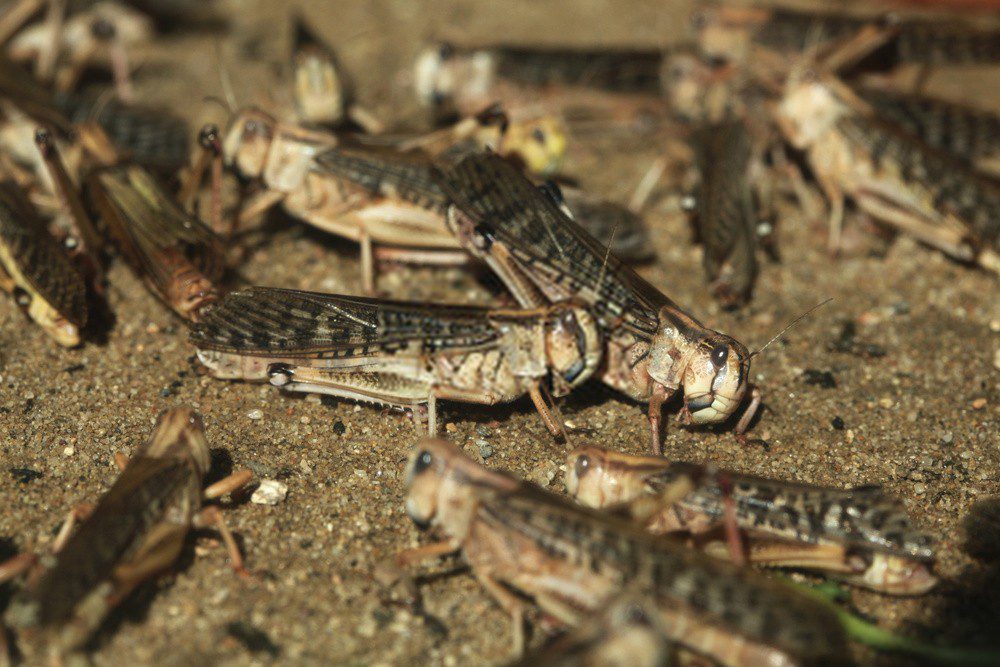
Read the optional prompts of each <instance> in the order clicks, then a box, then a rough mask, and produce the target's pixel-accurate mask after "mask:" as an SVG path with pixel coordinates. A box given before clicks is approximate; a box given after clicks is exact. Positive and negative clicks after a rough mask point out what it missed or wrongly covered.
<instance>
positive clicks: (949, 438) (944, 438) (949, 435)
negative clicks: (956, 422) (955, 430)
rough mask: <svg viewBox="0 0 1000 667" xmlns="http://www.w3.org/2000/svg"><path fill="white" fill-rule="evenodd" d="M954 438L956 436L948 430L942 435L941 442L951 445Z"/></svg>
mask: <svg viewBox="0 0 1000 667" xmlns="http://www.w3.org/2000/svg"><path fill="white" fill-rule="evenodd" d="M954 439H955V436H954V435H952V432H951V431H948V432H947V433H945V434H944V435H942V436H941V442H943V443H944V444H946V445H950V444H951V441H952V440H954Z"/></svg>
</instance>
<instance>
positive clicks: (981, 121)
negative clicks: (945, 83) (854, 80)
mask: <svg viewBox="0 0 1000 667" xmlns="http://www.w3.org/2000/svg"><path fill="white" fill-rule="evenodd" d="M854 92H855V93H857V95H858V97H859V98H860V100H861V101H863V102H864V103H865V104H866V105H868V106H869V107H871V111H872V113H874V114H875V115H876V116H877V117H879V118H882V119H884V120H886V121H888V122H890V123H893V124H895V125H898V126H899V127H900V128H901V129H903V130H906V131H907V132H909V133H910V134H912V135H914V136H915V137H917V138H918V139H920V140H921V141H923V142H924V143H926V144H928V145H929V146H931V147H933V148H936V149H939V150H942V151H944V152H946V153H948V154H949V155H951V156H952V157H954V158H957V159H959V160H962V161H963V162H965V163H966V164H967V165H968V166H970V167H974V168H976V169H977V170H979V171H982V172H984V173H987V174H991V175H993V176H998V175H1000V115H998V114H997V113H995V112H990V111H985V110H980V109H974V108H972V107H967V106H964V105H961V104H956V103H954V102H948V101H945V100H940V99H936V98H934V97H928V96H926V95H917V94H913V93H900V92H892V91H888V90H883V89H879V88H876V87H873V86H868V87H866V86H859V87H857V88H854Z"/></svg>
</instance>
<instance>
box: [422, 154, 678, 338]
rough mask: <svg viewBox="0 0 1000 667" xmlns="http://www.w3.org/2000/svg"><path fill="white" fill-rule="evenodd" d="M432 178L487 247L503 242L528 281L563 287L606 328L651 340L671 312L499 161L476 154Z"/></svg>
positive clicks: (662, 298)
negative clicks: (619, 325)
mask: <svg viewBox="0 0 1000 667" xmlns="http://www.w3.org/2000/svg"><path fill="white" fill-rule="evenodd" d="M437 178H438V182H439V183H440V184H441V187H442V188H443V189H444V191H445V192H446V193H447V194H448V195H449V196H450V197H451V199H452V201H453V202H454V204H455V205H456V206H457V207H458V208H459V209H460V210H461V211H462V213H463V214H464V215H466V216H468V217H469V218H471V219H472V220H473V221H474V222H475V223H476V224H477V228H476V229H477V231H476V233H477V234H479V235H481V236H482V237H483V238H484V239H486V243H487V244H488V243H490V242H492V241H491V239H493V240H497V241H502V242H503V243H504V244H505V245H506V246H507V247H508V248H509V250H510V251H511V253H512V254H513V256H514V257H515V259H516V261H517V262H518V263H519V264H520V265H521V266H522V267H523V269H524V271H525V272H526V273H528V274H529V275H532V276H533V279H534V278H535V277H540V279H541V280H543V281H548V282H550V283H554V284H559V285H561V286H562V287H563V288H564V289H565V291H566V292H568V293H569V294H572V295H574V296H577V297H578V298H580V299H582V300H583V301H584V302H585V303H587V304H588V305H589V306H591V307H592V308H594V310H595V313H596V314H597V315H598V317H600V318H601V319H602V321H603V322H604V323H605V325H607V324H608V323H610V322H618V321H621V322H623V323H624V324H625V326H627V327H630V328H632V329H633V330H635V331H636V332H638V333H640V334H645V335H648V336H651V335H652V334H653V333H654V332H655V330H656V325H657V313H658V311H659V309H660V308H661V307H662V306H664V305H670V306H673V307H674V308H676V305H675V304H673V302H671V301H670V299H668V298H667V297H666V296H665V295H664V294H663V293H662V292H660V291H659V290H657V289H656V288H655V287H653V286H652V285H650V284H649V283H648V282H646V280H644V279H643V278H641V277H640V276H639V275H638V274H637V273H635V271H633V270H632V269H631V268H629V267H628V266H626V265H625V263H623V262H622V261H621V260H620V259H618V257H616V256H615V255H614V254H612V253H609V252H608V250H607V248H606V247H604V246H603V245H601V243H600V242H599V241H597V240H596V239H595V238H594V237H593V236H591V235H590V234H588V233H587V232H586V231H585V230H584V229H583V228H581V227H580V226H579V225H578V224H576V223H575V222H574V221H573V220H571V219H570V218H569V217H568V216H567V215H566V214H565V213H564V212H563V211H562V210H561V209H560V208H559V207H558V206H557V205H556V204H555V202H554V201H553V200H552V198H551V197H549V196H548V195H546V194H545V193H543V192H541V191H540V190H539V189H538V188H536V187H535V186H534V185H533V184H532V182H531V181H530V180H528V179H527V177H525V176H524V175H523V174H522V173H521V172H520V171H519V170H518V169H517V168H516V167H514V166H513V165H511V164H510V163H508V162H507V161H505V160H504V159H503V158H501V157H499V156H497V155H495V154H493V153H476V154H473V155H470V156H468V157H466V158H465V159H463V160H462V161H461V162H459V163H458V164H457V165H454V166H450V167H446V168H443V169H441V170H440V171H439V172H437Z"/></svg>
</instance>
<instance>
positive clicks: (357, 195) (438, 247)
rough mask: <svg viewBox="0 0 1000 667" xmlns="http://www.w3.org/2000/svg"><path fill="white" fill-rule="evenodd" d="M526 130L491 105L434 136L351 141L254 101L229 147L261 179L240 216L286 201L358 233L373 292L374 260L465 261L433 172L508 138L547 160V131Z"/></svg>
mask: <svg viewBox="0 0 1000 667" xmlns="http://www.w3.org/2000/svg"><path fill="white" fill-rule="evenodd" d="M533 127H534V128H535V129H539V128H540V127H541V125H534V126H533ZM526 129H527V128H523V129H522V128H521V126H520V125H519V124H516V123H510V122H509V121H508V119H507V118H506V117H505V116H504V115H503V114H502V113H501V112H500V111H499V110H498V109H497V108H495V107H490V108H488V109H486V110H484V111H483V112H482V113H480V114H479V115H477V116H476V117H475V118H470V119H465V120H463V121H460V122H459V123H457V124H456V125H455V126H454V127H452V128H448V129H446V130H442V131H437V132H434V133H431V134H430V135H423V136H419V137H412V136H411V137H406V138H403V137H396V138H389V139H387V138H385V137H377V138H365V137H356V138H354V139H353V140H348V139H345V138H338V137H337V136H335V135H333V134H330V133H325V132H321V131H317V130H309V129H306V128H302V127H300V126H295V125H288V124H284V123H278V122H277V121H275V120H274V119H273V118H271V117H270V116H268V115H266V114H264V113H263V112H260V111H255V110H251V111H246V112H244V113H243V114H241V115H240V116H239V117H238V118H237V120H236V121H234V122H233V123H232V125H231V127H230V129H229V130H228V131H227V133H226V136H225V139H224V141H223V142H222V153H223V154H224V155H225V156H226V159H227V160H228V161H229V162H230V164H232V165H233V166H234V167H235V169H236V171H237V172H238V173H239V174H241V175H243V176H246V177H249V178H255V179H260V180H261V181H262V183H263V184H264V188H265V189H264V190H263V192H261V193H260V194H259V195H258V197H257V198H255V199H254V200H253V201H252V202H250V203H249V204H248V205H247V207H246V208H245V209H244V211H243V213H242V214H241V216H240V217H241V220H247V219H250V218H252V217H253V216H255V215H257V214H259V213H261V212H263V211H266V210H267V209H268V208H269V207H270V206H273V205H275V204H276V203H278V202H280V203H281V205H282V207H283V208H284V209H285V211H286V212H288V213H289V214H291V215H292V216H294V217H296V218H298V219H300V220H303V221H305V222H307V223H309V224H310V225H313V226H315V227H317V228H319V229H322V230H324V231H326V232H330V233H332V234H336V235H338V236H342V237H345V238H348V239H351V240H354V241H357V242H358V243H359V244H360V246H361V265H362V267H361V268H362V280H363V284H364V286H365V289H366V291H368V292H369V293H372V292H374V289H375V261H376V259H391V260H396V261H410V262H413V261H416V262H422V263H433V264H445V265H448V264H456V263H458V264H461V263H465V262H466V261H467V260H468V256H467V255H466V253H464V252H463V251H462V250H461V249H460V248H459V246H458V244H457V243H456V241H455V239H454V237H453V236H452V235H451V234H450V233H449V232H448V230H447V228H446V227H445V224H444V214H445V210H446V208H447V200H446V198H445V197H444V195H443V193H441V192H440V190H439V189H438V188H437V186H436V185H435V184H434V182H433V179H432V178H431V172H432V169H433V164H434V162H435V161H437V160H446V161H447V160H452V159H455V156H456V155H462V154H464V153H465V152H467V151H468V150H469V149H470V147H475V148H482V147H483V146H484V145H486V146H493V147H502V150H504V151H505V152H507V153H508V154H516V155H517V156H518V157H519V159H520V160H522V161H524V163H525V164H526V166H529V167H530V166H531V165H532V164H536V163H545V162H546V158H544V155H545V154H546V150H547V149H542V150H539V148H538V147H537V146H536V144H537V145H541V144H540V143H539V142H541V143H543V144H546V142H548V141H549V140H548V139H547V137H548V136H549V134H547V133H543V136H541V137H539V138H538V141H536V140H535V139H532V138H530V137H524V136H521V133H522V132H523V131H524V130H526ZM529 134H531V133H529ZM546 145H548V144H546ZM551 145H552V147H554V148H556V149H558V150H560V151H561V150H562V147H564V146H562V147H560V146H557V145H556V144H554V143H553V144H551Z"/></svg>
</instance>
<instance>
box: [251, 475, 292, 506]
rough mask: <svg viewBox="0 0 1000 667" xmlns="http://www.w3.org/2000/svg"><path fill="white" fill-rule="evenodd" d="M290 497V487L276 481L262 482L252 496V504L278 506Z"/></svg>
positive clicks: (266, 480)
mask: <svg viewBox="0 0 1000 667" xmlns="http://www.w3.org/2000/svg"><path fill="white" fill-rule="evenodd" d="M287 495H288V485H287V484H285V483H284V482H279V481H278V480H276V479H265V480H262V481H261V483H260V486H258V487H257V488H256V490H254V492H253V495H252V496H250V502H252V503H256V504H258V505H277V504H278V503H280V502H281V501H282V500H284V499H285V496H287Z"/></svg>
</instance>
